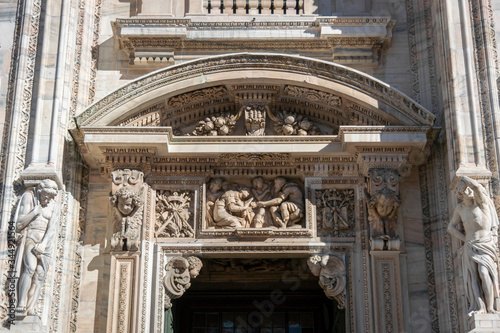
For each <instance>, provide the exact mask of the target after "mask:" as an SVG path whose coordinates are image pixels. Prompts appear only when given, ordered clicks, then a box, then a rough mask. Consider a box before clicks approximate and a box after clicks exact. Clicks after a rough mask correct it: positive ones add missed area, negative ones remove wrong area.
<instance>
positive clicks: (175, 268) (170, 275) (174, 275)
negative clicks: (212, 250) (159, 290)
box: [163, 256, 203, 309]
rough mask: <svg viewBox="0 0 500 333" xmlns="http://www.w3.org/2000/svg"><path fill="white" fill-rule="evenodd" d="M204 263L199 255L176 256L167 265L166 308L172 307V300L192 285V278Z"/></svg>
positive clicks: (164, 284)
mask: <svg viewBox="0 0 500 333" xmlns="http://www.w3.org/2000/svg"><path fill="white" fill-rule="evenodd" d="M202 267H203V263H202V262H201V260H200V259H199V258H198V257H193V256H191V257H187V258H184V257H174V258H171V259H170V260H169V261H168V263H167V265H166V266H165V270H166V272H165V278H164V279H163V286H164V287H165V308H166V309H169V308H170V307H172V302H171V300H173V299H176V298H179V297H181V296H182V295H184V292H185V291H186V290H188V289H189V287H191V279H194V278H196V277H197V276H198V274H199V273H200V270H201V268H202Z"/></svg>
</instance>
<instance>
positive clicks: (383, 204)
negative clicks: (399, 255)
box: [365, 168, 401, 250]
mask: <svg viewBox="0 0 500 333" xmlns="http://www.w3.org/2000/svg"><path fill="white" fill-rule="evenodd" d="M399 180H400V176H399V172H398V171H397V170H395V169H391V168H372V169H370V171H369V172H368V184H367V188H366V189H365V195H366V199H367V206H368V221H369V223H370V243H371V247H372V250H384V249H387V250H399V247H400V240H399V238H398V237H397V235H396V231H397V226H398V208H399V205H400V204H401V198H400V196H399Z"/></svg>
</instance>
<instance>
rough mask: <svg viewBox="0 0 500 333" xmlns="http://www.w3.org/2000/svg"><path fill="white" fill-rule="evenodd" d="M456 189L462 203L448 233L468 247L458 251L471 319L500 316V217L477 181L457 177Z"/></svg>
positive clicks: (464, 246) (458, 206) (449, 226)
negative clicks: (499, 274) (499, 270)
mask: <svg viewBox="0 0 500 333" xmlns="http://www.w3.org/2000/svg"><path fill="white" fill-rule="evenodd" d="M454 183H456V185H455V186H454V187H453V190H454V191H455V193H456V195H457V198H458V199H459V200H461V202H460V203H459V204H458V205H457V207H456V208H455V210H454V212H453V216H452V218H451V220H450V223H449V224H448V232H449V233H450V234H451V235H452V236H454V237H456V238H457V239H459V240H460V241H462V242H463V243H464V245H463V246H462V247H461V248H459V249H458V250H457V254H458V257H461V259H462V271H463V273H462V275H463V279H464V287H465V288H464V290H465V294H466V296H467V300H468V302H469V310H468V312H469V316H472V315H473V314H483V313H498V311H499V310H500V309H499V308H498V307H499V304H500V303H499V302H500V295H499V284H498V282H499V281H498V280H499V279H498V250H497V246H498V245H497V244H498V224H499V223H498V215H497V212H496V209H495V204H494V203H493V201H492V200H491V199H490V197H489V196H488V194H487V192H486V189H485V188H484V187H483V186H482V185H481V184H479V183H478V182H477V181H475V180H473V179H471V178H469V177H466V176H462V177H456V179H455V180H454Z"/></svg>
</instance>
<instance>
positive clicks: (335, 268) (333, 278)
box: [307, 255, 346, 309]
mask: <svg viewBox="0 0 500 333" xmlns="http://www.w3.org/2000/svg"><path fill="white" fill-rule="evenodd" d="M307 265H308V266H309V269H310V270H311V272H312V273H313V274H314V276H317V277H319V281H318V283H319V285H320V286H321V288H323V290H324V291H325V295H326V297H328V298H329V299H334V300H336V301H337V303H338V308H339V309H344V308H345V302H346V288H345V287H346V269H345V265H344V262H343V261H342V260H341V259H339V258H337V257H335V256H330V255H323V256H320V255H315V256H312V257H310V258H309V260H307Z"/></svg>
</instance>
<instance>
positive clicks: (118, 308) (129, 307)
mask: <svg viewBox="0 0 500 333" xmlns="http://www.w3.org/2000/svg"><path fill="white" fill-rule="evenodd" d="M139 268H140V253H138V252H135V253H130V252H122V253H112V254H111V274H110V285H109V303H108V315H107V318H108V323H107V330H106V332H110V333H115V332H120V333H129V332H130V333H132V332H137V324H138V313H139V311H138V306H139V304H138V292H137V291H138V287H139Z"/></svg>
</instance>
